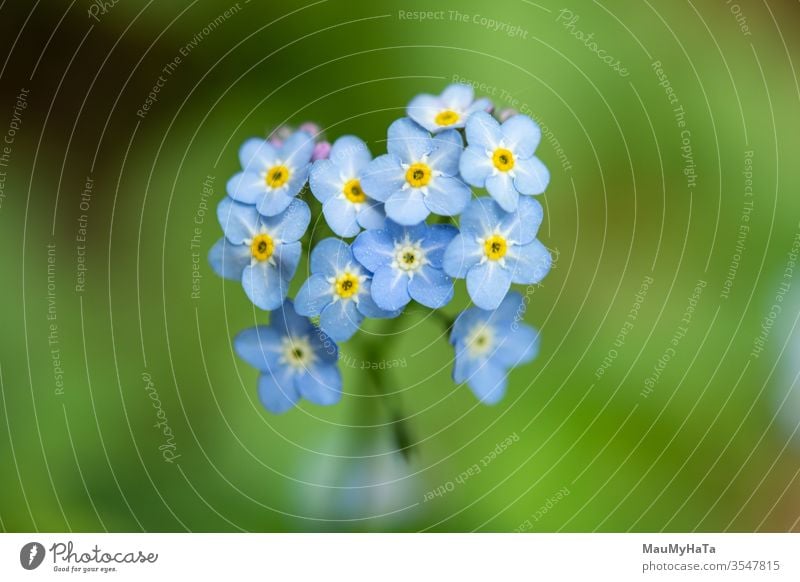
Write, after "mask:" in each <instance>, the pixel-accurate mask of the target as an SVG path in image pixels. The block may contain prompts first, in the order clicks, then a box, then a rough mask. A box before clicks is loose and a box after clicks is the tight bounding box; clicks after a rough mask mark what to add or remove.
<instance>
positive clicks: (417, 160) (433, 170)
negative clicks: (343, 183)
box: [361, 118, 471, 226]
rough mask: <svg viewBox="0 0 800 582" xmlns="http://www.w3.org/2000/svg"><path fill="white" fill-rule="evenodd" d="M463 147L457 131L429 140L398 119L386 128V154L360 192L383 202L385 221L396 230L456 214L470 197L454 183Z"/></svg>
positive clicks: (458, 182)
mask: <svg viewBox="0 0 800 582" xmlns="http://www.w3.org/2000/svg"><path fill="white" fill-rule="evenodd" d="M463 146H464V143H463V140H462V139H461V134H460V133H458V131H457V130H455V129H448V130H446V131H443V132H441V133H439V134H437V135H436V136H434V137H431V135H430V134H429V133H428V132H427V131H426V130H425V129H424V128H422V127H421V126H419V125H417V124H416V123H415V122H414V121H412V120H410V119H408V118H403V119H398V120H397V121H395V122H394V123H392V125H390V126H389V137H388V141H387V145H386V149H387V150H388V151H389V153H388V154H386V155H383V156H379V157H377V158H375V159H374V160H372V162H370V164H369V166H367V169H366V170H365V172H364V175H363V176H362V178H361V186H362V187H363V188H364V190H365V191H366V192H369V195H370V196H371V197H372V198H374V199H376V200H379V201H381V202H384V206H385V209H386V215H387V216H388V217H389V218H391V219H392V220H393V221H395V222H396V223H398V224H403V225H407V226H408V225H413V224H419V223H420V222H422V221H423V220H425V219H426V218H427V217H428V215H429V214H430V213H431V212H433V213H434V214H440V215H442V216H454V215H456V214H460V213H461V211H462V210H464V207H465V206H466V204H467V202H468V201H469V198H470V195H471V190H470V188H469V186H467V185H466V184H465V183H464V182H462V181H461V179H460V178H459V177H458V159H459V157H460V156H461V152H462V151H463Z"/></svg>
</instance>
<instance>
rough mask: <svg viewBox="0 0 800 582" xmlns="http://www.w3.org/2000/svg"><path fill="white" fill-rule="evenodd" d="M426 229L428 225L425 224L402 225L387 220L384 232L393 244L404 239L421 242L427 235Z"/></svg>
mask: <svg viewBox="0 0 800 582" xmlns="http://www.w3.org/2000/svg"><path fill="white" fill-rule="evenodd" d="M428 228H429V227H428V225H427V224H425V223H422V224H411V225H402V224H398V223H396V222H394V221H392V220H387V221H386V228H385V229H384V230H386V232H388V233H389V236H390V238H391V239H392V240H393V241H394V242H400V241H404V240H406V239H409V240H412V241H414V240H422V239H423V238H425V235H427V234H428Z"/></svg>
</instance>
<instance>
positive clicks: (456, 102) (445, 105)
mask: <svg viewBox="0 0 800 582" xmlns="http://www.w3.org/2000/svg"><path fill="white" fill-rule="evenodd" d="M491 108H492V102H491V101H490V100H489V99H487V98H485V97H484V98H482V99H478V100H477V101H476V100H475V90H474V89H473V88H472V85H463V84H459V83H454V84H452V85H449V86H448V87H446V88H445V90H444V91H442V94H441V95H429V94H427V93H423V94H422V95H417V96H416V97H414V99H412V100H411V103H409V104H408V109H407V110H406V111H407V113H408V116H409V117H410V118H411V119H413V120H414V121H416V122H417V123H419V124H420V125H421V126H422V127H424V128H425V129H427V130H428V131H431V132H433V133H437V132H439V131H442V130H445V129H456V128H459V127H464V124H465V123H466V122H467V119H469V116H470V115H472V114H473V113H475V112H476V111H489V110H491Z"/></svg>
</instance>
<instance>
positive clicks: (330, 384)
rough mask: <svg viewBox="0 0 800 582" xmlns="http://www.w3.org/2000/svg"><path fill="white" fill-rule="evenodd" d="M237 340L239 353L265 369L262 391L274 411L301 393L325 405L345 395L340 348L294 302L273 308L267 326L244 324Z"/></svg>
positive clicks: (260, 381) (283, 409)
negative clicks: (302, 314)
mask: <svg viewBox="0 0 800 582" xmlns="http://www.w3.org/2000/svg"><path fill="white" fill-rule="evenodd" d="M233 344H234V347H235V349H236V353H237V354H239V357H240V358H242V359H243V360H244V361H245V362H247V363H248V364H250V365H251V366H253V367H254V368H256V369H257V370H259V371H260V372H261V376H260V377H259V379H258V396H259V398H260V400H261V403H262V404H263V405H264V406H265V407H266V409H267V410H269V411H270V412H274V413H276V414H280V413H282V412H286V411H287V410H289V409H290V408H292V407H293V406H294V405H295V404H297V402H298V401H299V400H300V398H301V397H302V398H305V399H306V400H309V401H310V402H313V403H314V404H320V405H322V406H330V405H331V404H336V403H337V402H339V400H340V399H341V396H342V376H341V373H340V372H339V368H338V366H337V361H338V358H339V348H338V347H337V346H336V343H335V342H334V341H333V340H332V339H330V338H328V337H327V336H326V335H325V334H324V333H323V332H322V331H320V330H319V328H317V327H316V326H315V325H314V324H313V323H311V321H310V320H309V319H307V318H305V317H302V316H300V315H298V314H297V313H296V312H295V310H294V307H293V306H292V302H291V301H289V300H287V301H285V302H284V303H283V308H282V309H280V310H278V311H274V312H273V313H272V315H271V317H270V322H269V325H260V326H256V327H251V328H250V329H246V330H245V331H243V332H241V333H240V334H239V335H237V336H236V338H235V339H234V341H233Z"/></svg>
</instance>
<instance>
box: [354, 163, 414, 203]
mask: <svg viewBox="0 0 800 582" xmlns="http://www.w3.org/2000/svg"><path fill="white" fill-rule="evenodd" d="M405 183H406V178H405V171H404V170H403V167H402V166H401V165H400V159H399V158H398V157H397V156H393V155H391V154H386V155H383V156H378V157H377V158H375V159H374V160H372V161H371V162H370V163H369V165H368V166H367V167H366V168H365V169H364V173H363V174H362V176H361V188H362V189H363V190H364V192H365V193H366V194H367V196H369V197H370V198H373V199H375V200H378V201H380V202H385V201H386V199H387V198H389V196H391V195H392V194H394V193H395V192H397V191H398V190H400V189H401V188H402V187H403V184H405Z"/></svg>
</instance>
